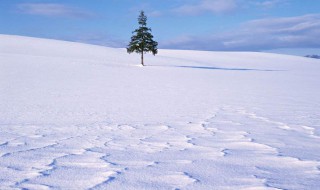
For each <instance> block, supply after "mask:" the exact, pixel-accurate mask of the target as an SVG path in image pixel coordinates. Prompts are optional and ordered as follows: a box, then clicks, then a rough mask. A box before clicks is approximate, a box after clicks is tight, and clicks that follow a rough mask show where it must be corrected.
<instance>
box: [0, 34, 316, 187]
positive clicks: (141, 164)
mask: <svg viewBox="0 0 320 190" xmlns="http://www.w3.org/2000/svg"><path fill="white" fill-rule="evenodd" d="M145 61H146V64H147V65H148V66H147V67H137V65H138V64H139V62H140V60H139V55H134V54H131V55H129V54H127V53H126V51H125V49H112V48H105V47H98V46H91V45H84V44H77V43H70V42H61V41H53V40H43V39H35V38H26V37H18V36H6V35H0V129H1V130H0V189H93V190H94V189H197V190H198V189H210V190H211V189H219V190H220V189H222V190H223V189H247V190H260V189H267V190H268V189H297V190H301V189H310V190H315V189H319V187H320V170H319V169H320V88H319V84H320V61H319V60H313V59H308V58H303V57H294V56H285V55H276V54H266V53H249V52H248V53H246V52H242V53H237V52H233V53H230V52H229V53H226V52H200V51H177V50H176V51H174V50H160V51H159V55H157V56H155V57H153V56H152V55H147V56H146V58H145Z"/></svg>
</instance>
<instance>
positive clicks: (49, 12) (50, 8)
mask: <svg viewBox="0 0 320 190" xmlns="http://www.w3.org/2000/svg"><path fill="white" fill-rule="evenodd" d="M17 9H18V11H19V12H21V13H24V14H30V15H41V16H49V17H72V18H87V17H91V16H93V14H92V13H89V12H86V11H83V10H80V9H77V8H73V7H69V6H66V5H63V4H55V3H23V4H18V5H17Z"/></svg>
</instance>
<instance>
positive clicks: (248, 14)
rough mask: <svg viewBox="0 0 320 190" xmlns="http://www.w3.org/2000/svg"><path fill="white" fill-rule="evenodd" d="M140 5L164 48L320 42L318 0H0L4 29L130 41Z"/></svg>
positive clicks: (55, 36)
mask: <svg viewBox="0 0 320 190" xmlns="http://www.w3.org/2000/svg"><path fill="white" fill-rule="evenodd" d="M140 10H144V11H145V12H146V14H147V16H148V26H149V27H151V28H152V31H153V34H154V36H155V39H156V40H157V41H158V42H159V47H160V48H170V49H197V50H222V51H262V50H272V49H279V48H281V49H301V48H313V49H317V48H320V40H319V39H320V1H319V0H161V1H156V0H0V33H1V34H14V35H24V36H33V37H44V38H53V39H62V40H69V41H78V42H85V43H92V44H98V45H106V46H112V47H125V46H126V44H127V43H128V42H129V40H130V36H131V32H132V31H133V30H134V29H135V28H137V27H138V25H137V16H138V14H139V11H140Z"/></svg>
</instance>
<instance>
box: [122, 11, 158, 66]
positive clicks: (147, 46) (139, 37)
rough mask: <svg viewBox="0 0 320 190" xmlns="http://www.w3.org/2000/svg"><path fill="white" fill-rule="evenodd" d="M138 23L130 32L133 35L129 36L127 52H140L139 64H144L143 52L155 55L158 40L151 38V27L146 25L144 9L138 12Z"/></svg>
mask: <svg viewBox="0 0 320 190" xmlns="http://www.w3.org/2000/svg"><path fill="white" fill-rule="evenodd" d="M138 23H139V25H140V27H139V28H138V29H136V30H135V31H133V32H132V33H133V34H134V35H133V36H132V37H131V41H130V43H129V45H128V47H127V52H128V53H133V52H135V53H139V54H141V64H142V66H144V62H143V54H145V53H147V52H151V53H152V54H153V55H156V54H157V53H158V49H157V46H158V42H156V41H154V40H153V35H152V34H151V28H148V27H147V16H146V15H145V14H144V11H141V12H140V15H139V17H138Z"/></svg>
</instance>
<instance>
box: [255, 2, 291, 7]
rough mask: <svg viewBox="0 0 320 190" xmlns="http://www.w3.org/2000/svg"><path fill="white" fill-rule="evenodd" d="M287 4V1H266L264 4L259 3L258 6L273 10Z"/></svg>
mask: <svg viewBox="0 0 320 190" xmlns="http://www.w3.org/2000/svg"><path fill="white" fill-rule="evenodd" d="M286 2H287V0H266V1H263V2H257V3H256V4H257V5H258V6H262V7H264V8H272V7H275V6H277V5H280V4H283V3H286Z"/></svg>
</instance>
